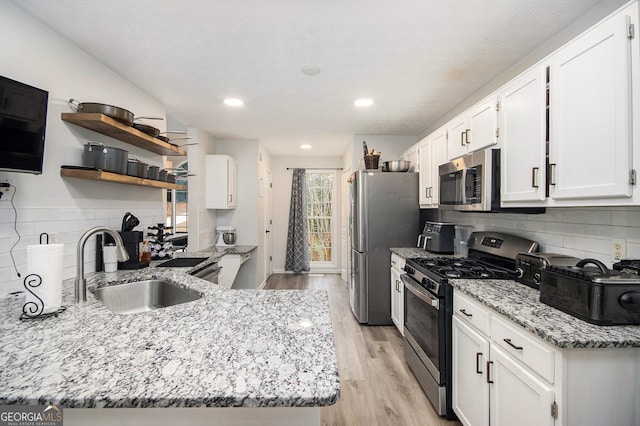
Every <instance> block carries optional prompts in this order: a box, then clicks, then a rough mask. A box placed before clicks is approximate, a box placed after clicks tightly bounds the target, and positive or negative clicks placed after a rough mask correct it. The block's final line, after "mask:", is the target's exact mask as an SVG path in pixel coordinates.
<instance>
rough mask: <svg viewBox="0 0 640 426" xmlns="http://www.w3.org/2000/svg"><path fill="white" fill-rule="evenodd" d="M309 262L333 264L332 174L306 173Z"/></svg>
mask: <svg viewBox="0 0 640 426" xmlns="http://www.w3.org/2000/svg"><path fill="white" fill-rule="evenodd" d="M306 179H307V181H306V184H307V228H308V233H309V235H308V241H309V260H310V261H311V262H316V263H320V262H324V263H333V261H334V259H333V231H334V229H333V228H334V217H333V213H334V208H333V204H334V203H333V193H334V183H335V182H334V181H335V178H334V173H332V172H316V171H313V172H310V171H307V173H306Z"/></svg>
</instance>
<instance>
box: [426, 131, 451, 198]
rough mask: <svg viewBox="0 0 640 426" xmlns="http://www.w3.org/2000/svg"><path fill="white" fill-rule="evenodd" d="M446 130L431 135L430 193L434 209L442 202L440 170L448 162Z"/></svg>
mask: <svg viewBox="0 0 640 426" xmlns="http://www.w3.org/2000/svg"><path fill="white" fill-rule="evenodd" d="M446 134H447V133H446V129H444V128H442V129H440V130H436V131H435V132H434V133H433V134H432V135H431V167H432V178H431V185H432V188H431V191H429V195H430V200H429V201H430V202H431V206H432V207H438V203H439V202H440V173H438V168H439V167H440V165H442V164H444V163H446V162H447V137H446Z"/></svg>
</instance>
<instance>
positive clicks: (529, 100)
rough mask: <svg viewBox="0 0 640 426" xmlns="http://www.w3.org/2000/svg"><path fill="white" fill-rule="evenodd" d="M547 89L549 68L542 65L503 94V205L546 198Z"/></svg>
mask: <svg viewBox="0 0 640 426" xmlns="http://www.w3.org/2000/svg"><path fill="white" fill-rule="evenodd" d="M546 85H547V82H546V67H545V66H543V65H542V64H540V65H537V66H535V67H534V68H532V69H530V70H529V71H527V72H525V73H524V74H522V75H520V76H518V77H517V78H515V79H514V80H513V81H511V82H510V83H508V84H507V85H506V86H505V87H504V88H503V89H502V91H501V94H500V119H499V128H500V140H501V150H502V152H501V155H500V161H501V175H500V179H501V183H500V187H501V197H502V202H503V203H509V202H521V201H543V200H544V199H545V198H546V197H545V189H546V148H545V147H546Z"/></svg>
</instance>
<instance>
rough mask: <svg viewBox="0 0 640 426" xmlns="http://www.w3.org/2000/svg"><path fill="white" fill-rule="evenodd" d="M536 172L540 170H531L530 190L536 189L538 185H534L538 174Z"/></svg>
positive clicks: (534, 168) (536, 168)
mask: <svg viewBox="0 0 640 426" xmlns="http://www.w3.org/2000/svg"><path fill="white" fill-rule="evenodd" d="M538 170H540V169H539V168H538V167H532V168H531V187H532V188H538V184H536V175H537V174H538Z"/></svg>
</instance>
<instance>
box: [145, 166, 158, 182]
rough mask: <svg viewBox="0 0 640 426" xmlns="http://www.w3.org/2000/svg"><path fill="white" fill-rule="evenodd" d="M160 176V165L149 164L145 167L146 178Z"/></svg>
mask: <svg viewBox="0 0 640 426" xmlns="http://www.w3.org/2000/svg"><path fill="white" fill-rule="evenodd" d="M159 178H160V167H158V166H149V168H147V179H153V180H158V179H159Z"/></svg>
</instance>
